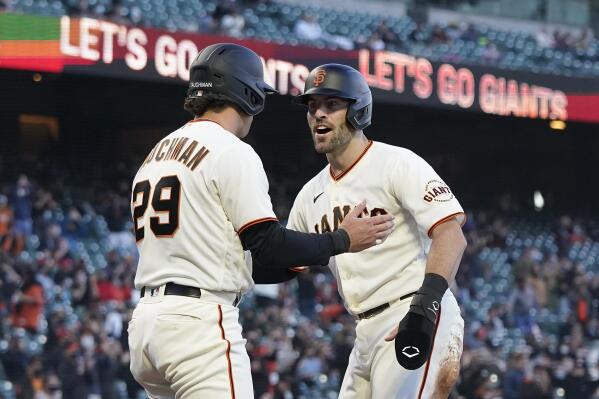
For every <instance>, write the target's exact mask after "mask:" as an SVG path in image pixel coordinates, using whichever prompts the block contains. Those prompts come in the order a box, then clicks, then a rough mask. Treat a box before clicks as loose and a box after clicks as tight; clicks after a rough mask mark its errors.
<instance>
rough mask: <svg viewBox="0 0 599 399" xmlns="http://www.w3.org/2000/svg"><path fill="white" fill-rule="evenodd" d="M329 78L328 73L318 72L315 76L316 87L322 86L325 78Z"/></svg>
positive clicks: (320, 70) (321, 70) (322, 70)
mask: <svg viewBox="0 0 599 399" xmlns="http://www.w3.org/2000/svg"><path fill="white" fill-rule="evenodd" d="M325 76H327V71H326V70H324V69H319V70H318V71H316V74H315V75H314V86H320V84H321V83H322V82H324V78H325Z"/></svg>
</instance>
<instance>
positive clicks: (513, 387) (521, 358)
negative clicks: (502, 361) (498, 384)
mask: <svg viewBox="0 0 599 399" xmlns="http://www.w3.org/2000/svg"><path fill="white" fill-rule="evenodd" d="M525 366H526V355H525V354H524V353H516V354H513V355H512V356H511V358H510V362H509V365H508V371H507V372H506V373H505V377H504V380H503V395H504V398H505V399H520V398H521V390H522V385H523V384H524V377H525Z"/></svg>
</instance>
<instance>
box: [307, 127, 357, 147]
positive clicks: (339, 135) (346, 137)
mask: <svg viewBox="0 0 599 399" xmlns="http://www.w3.org/2000/svg"><path fill="white" fill-rule="evenodd" d="M352 136H353V133H352V131H351V130H350V129H349V126H348V125H347V122H344V123H343V124H342V125H341V126H339V127H338V128H336V129H335V130H334V131H333V137H331V139H330V141H329V142H328V143H323V144H321V145H320V146H319V143H318V142H317V141H316V136H313V140H314V148H315V149H316V152H317V153H319V154H330V153H333V152H336V151H338V150H340V149H341V148H343V147H345V146H346V145H347V144H348V143H349V142H350V141H351V139H352Z"/></svg>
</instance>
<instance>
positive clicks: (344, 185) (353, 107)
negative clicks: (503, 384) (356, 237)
mask: <svg viewBox="0 0 599 399" xmlns="http://www.w3.org/2000/svg"><path fill="white" fill-rule="evenodd" d="M295 101H296V102H297V103H300V104H304V105H306V106H307V108H308V113H307V119H308V125H309V128H310V133H311V135H312V138H313V141H314V147H315V149H316V151H317V152H319V153H322V154H326V157H327V160H328V165H327V166H326V167H325V168H324V169H323V170H322V171H321V172H320V173H318V174H317V175H316V176H315V177H314V178H312V180H310V181H309V182H308V183H307V184H306V185H305V186H304V187H303V188H302V190H301V191H300V193H299V194H298V196H297V198H296V200H295V202H294V205H293V208H292V209H291V212H290V215H289V222H288V225H287V227H288V228H291V229H295V230H299V231H305V232H315V233H321V234H327V233H328V232H330V231H335V230H336V229H338V228H339V227H340V225H341V223H342V222H343V220H344V217H345V215H347V214H348V212H350V209H351V204H352V203H354V202H355V201H356V200H357V199H361V198H365V199H366V201H367V203H368V204H369V207H368V208H367V209H365V210H364V215H381V214H390V215H394V216H395V224H396V228H395V230H394V231H393V232H392V233H391V235H390V236H389V237H388V238H387V240H386V241H385V242H384V243H383V244H382V245H379V246H375V247H372V248H370V249H368V250H365V251H363V252H360V253H357V254H340V255H337V256H335V257H334V258H331V261H330V263H329V267H330V269H331V270H332V272H333V274H334V275H335V277H336V279H337V284H338V286H339V292H340V294H341V296H342V298H343V300H344V302H345V306H346V308H347V310H348V311H349V312H350V313H351V314H352V315H353V316H354V317H355V318H356V320H357V322H356V341H355V344H354V348H353V351H352V353H351V356H350V359H349V365H348V368H347V371H346V373H345V377H344V379H343V383H342V386H341V392H340V394H339V397H340V398H342V399H349V398H352V399H353V398H361V399H366V398H378V399H389V398H396V399H415V398H419V399H420V398H447V396H448V395H449V393H450V391H451V389H452V387H453V385H454V382H455V380H456V378H457V376H458V373H459V361H460V357H461V352H462V341H463V325H464V324H463V320H462V317H461V316H460V309H459V307H458V304H457V302H456V300H455V298H454V296H453V295H452V293H451V292H450V291H449V290H448V286H449V284H450V283H451V282H452V281H453V279H454V276H455V274H456V271H457V269H458V266H459V262H460V259H461V256H462V253H463V250H464V248H465V246H466V241H465V239H464V236H463V234H462V230H461V226H460V224H461V223H463V222H464V220H465V215H464V211H463V210H462V207H461V206H460V204H459V203H458V200H457V199H456V197H455V195H454V193H453V192H452V191H451V189H450V188H449V187H448V186H447V184H445V183H444V182H443V180H442V179H441V178H440V177H439V176H438V175H437V173H435V171H434V170H433V168H431V166H429V165H428V164H427V163H426V162H425V161H424V160H423V159H422V158H420V157H419V156H417V155H416V154H414V153H413V152H411V151H409V150H407V149H405V148H401V147H395V146H391V145H388V144H384V143H381V142H376V141H372V140H368V139H367V138H366V136H365V135H364V133H363V129H365V128H366V127H367V126H368V125H370V122H371V116H372V97H371V93H370V89H369V87H368V85H367V83H366V81H365V80H364V78H363V77H362V75H361V74H360V73H359V72H358V71H356V70H355V69H353V68H351V67H348V66H345V65H340V64H325V65H322V66H319V67H317V68H316V69H314V70H312V71H311V72H310V74H309V76H308V78H307V80H306V84H305V91H304V94H302V95H300V96H298V97H296V98H295Z"/></svg>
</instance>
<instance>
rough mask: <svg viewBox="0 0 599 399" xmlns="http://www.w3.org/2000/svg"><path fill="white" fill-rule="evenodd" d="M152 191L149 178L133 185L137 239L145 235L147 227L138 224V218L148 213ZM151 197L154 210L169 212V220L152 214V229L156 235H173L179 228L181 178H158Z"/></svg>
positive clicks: (156, 211) (158, 212)
mask: <svg viewBox="0 0 599 399" xmlns="http://www.w3.org/2000/svg"><path fill="white" fill-rule="evenodd" d="M151 192H152V186H151V185H150V181H149V180H143V181H140V182H138V183H137V184H136V185H135V187H133V197H132V201H133V205H134V208H133V225H134V228H135V241H140V240H143V238H144V235H145V228H144V226H142V227H139V226H138V220H139V218H141V217H143V215H144V214H145V213H146V209H147V208H148V202H149V200H150V194H151ZM167 193H168V194H167ZM139 194H141V204H139V205H137V206H135V205H136V203H138V200H137V198H138V195H139ZM151 197H152V208H154V212H155V213H156V214H160V213H163V212H168V222H160V217H159V216H152V217H150V230H152V232H153V233H154V235H155V236H156V237H172V236H173V235H174V234H175V232H176V231H177V228H179V199H180V197H181V182H180V181H179V178H178V177H177V176H174V175H173V176H164V177H163V178H161V179H160V180H158V183H156V186H155V187H154V194H153V195H152V196H151ZM165 197H166V198H165Z"/></svg>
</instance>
